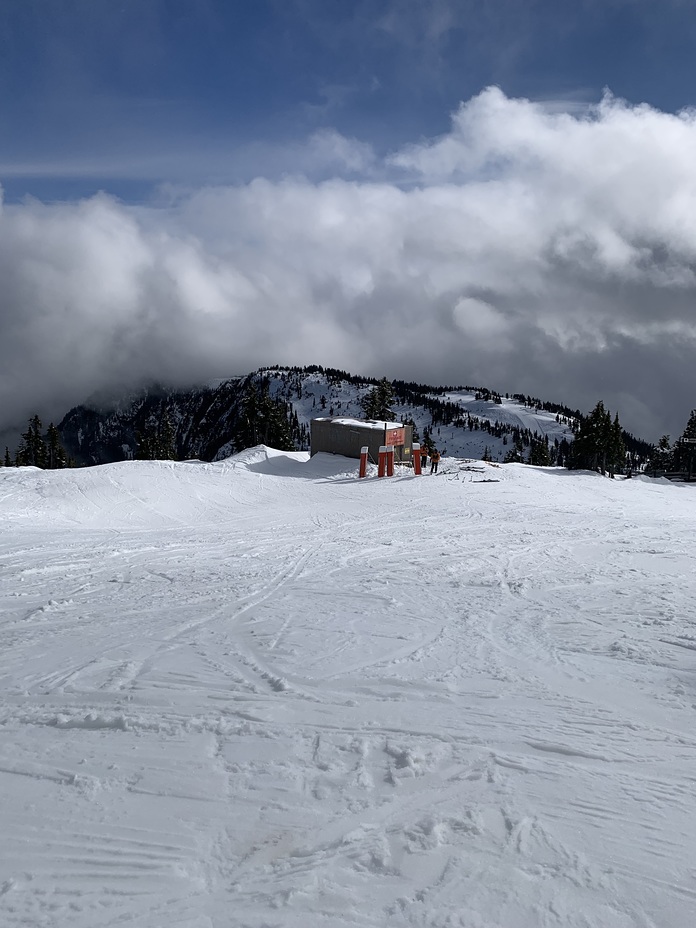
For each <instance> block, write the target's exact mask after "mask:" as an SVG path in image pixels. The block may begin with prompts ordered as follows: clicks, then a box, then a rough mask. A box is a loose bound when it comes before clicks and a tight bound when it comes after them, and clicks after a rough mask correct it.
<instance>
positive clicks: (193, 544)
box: [0, 449, 696, 928]
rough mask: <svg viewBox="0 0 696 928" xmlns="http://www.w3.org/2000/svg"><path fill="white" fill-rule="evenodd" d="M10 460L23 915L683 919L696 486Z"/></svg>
mask: <svg viewBox="0 0 696 928" xmlns="http://www.w3.org/2000/svg"><path fill="white" fill-rule="evenodd" d="M356 468H357V462H356V461H349V460H347V459H344V458H334V457H330V456H325V455H317V456H315V457H314V458H312V459H311V460H307V456H306V455H305V454H295V455H281V454H278V453H277V452H272V451H270V450H269V449H256V450H253V451H250V452H245V453H243V454H241V455H238V456H237V457H235V458H232V459H230V460H228V461H225V462H221V463H218V464H200V463H196V462H187V463H181V464H173V463H155V462H152V463H150V462H126V463H123V464H114V465H109V466H105V467H99V468H91V469H85V470H74V471H62V472H60V471H55V472H43V471H38V470H33V469H30V468H26V469H21V470H16V469H10V468H7V469H0V528H1V531H0V609H1V620H0V632H1V640H0V687H1V689H0V924H2V925H3V926H5V928H18V926H31V928H41V926H50V928H54V926H56V928H64V926H65V928H68V926H70V928H97V926H99V928H101V926H114V928H115V926H127V928H228V926H240V928H276V926H278V928H280V926H282V928H315V926H332V928H333V926H419V928H422V926H432V928H435V926H437V928H440V926H442V928H444V926H448V928H450V926H466V928H527V926H528V928H539V926H564V928H573V926H577V928H580V926H582V928H629V926H631V928H633V926H635V928H692V926H693V925H694V924H696V673H695V671H696V624H695V622H694V605H695V603H696V579H695V577H696V570H694V567H695V566H696V565H695V560H696V546H695V544H694V537H695V535H694V525H695V522H696V495H695V494H694V488H692V487H689V486H681V487H679V486H674V485H669V484H662V483H659V482H650V481H648V480H636V479H634V480H627V481H620V480H608V479H603V478H601V477H599V476H597V475H591V474H577V473H576V474H570V473H566V472H562V471H557V470H537V469H533V468H528V467H524V466H522V465H507V466H503V467H498V466H491V465H485V464H482V463H478V462H464V461H461V460H454V459H450V458H445V459H444V460H443V463H442V465H441V470H442V472H441V473H440V474H438V475H435V476H432V477H431V476H423V477H415V476H413V475H411V474H409V473H407V472H403V473H400V474H398V475H397V476H396V477H394V478H393V479H383V480H380V479H377V478H376V477H374V476H370V477H369V478H368V479H366V480H362V481H360V480H357V479H356Z"/></svg>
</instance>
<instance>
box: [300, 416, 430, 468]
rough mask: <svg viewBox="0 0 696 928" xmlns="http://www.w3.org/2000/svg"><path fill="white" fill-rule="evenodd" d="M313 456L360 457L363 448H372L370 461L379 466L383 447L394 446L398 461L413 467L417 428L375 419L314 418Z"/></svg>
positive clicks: (312, 431) (311, 439)
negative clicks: (378, 459)
mask: <svg viewBox="0 0 696 928" xmlns="http://www.w3.org/2000/svg"><path fill="white" fill-rule="evenodd" d="M310 442H311V454H313V455H314V454H318V453H319V452H320V451H323V452H325V453H326V454H342V455H343V456H344V457H347V458H359V457H360V449H361V448H362V447H364V446H365V445H366V446H367V448H368V449H369V451H368V455H369V460H370V461H372V462H373V463H374V464H376V463H377V456H378V454H379V448H380V445H393V446H394V459H395V460H396V461H398V462H401V463H406V464H410V463H411V461H412V454H413V429H412V427H411V426H410V425H404V424H403V423H402V422H381V421H377V420H374V419H368V420H363V419H346V418H344V417H341V416H333V417H331V418H328V417H326V418H319V419H312V422H311V431H310Z"/></svg>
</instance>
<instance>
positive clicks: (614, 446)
mask: <svg viewBox="0 0 696 928" xmlns="http://www.w3.org/2000/svg"><path fill="white" fill-rule="evenodd" d="M625 460H626V448H625V446H624V441H623V431H622V429H621V425H620V424H619V416H618V413H617V415H616V417H615V419H614V422H613V424H612V421H611V413H610V412H609V410H607V409H605V408H604V403H603V402H602V401H601V400H600V401H599V402H598V403H597V405H596V406H595V408H594V409H593V410H592V412H591V413H590V414H589V415H588V416H585V417H583V418H582V419H581V421H580V425H579V426H578V430H577V432H576V435H575V440H574V441H573V444H572V446H571V450H570V454H569V455H568V459H567V461H566V466H567V467H568V468H569V469H571V470H596V471H599V472H600V473H602V474H605V473H607V471H609V473H611V474H612V475H613V474H614V473H615V472H616V470H618V469H623V467H624V465H625Z"/></svg>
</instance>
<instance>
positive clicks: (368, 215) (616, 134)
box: [0, 88, 696, 436]
mask: <svg viewBox="0 0 696 928" xmlns="http://www.w3.org/2000/svg"><path fill="white" fill-rule="evenodd" d="M694 150H696V116H695V115H694V114H693V113H691V112H685V113H681V114H677V115H672V114H666V113H661V112H658V111H656V110H653V109H651V108H649V107H646V106H638V107H631V106H628V105H627V104H626V103H624V102H622V101H618V100H615V99H614V98H612V97H611V96H610V95H606V96H605V98H604V99H603V100H602V101H601V103H600V104H599V105H597V106H595V107H591V108H588V109H586V110H585V111H579V112H578V111H577V109H574V110H573V112H572V113H564V112H559V111H558V107H557V106H552V107H548V106H545V105H543V104H539V103H532V102H529V101H527V100H514V99H509V98H507V97H506V96H505V95H504V94H503V93H502V92H501V91H500V90H497V89H495V88H490V89H488V90H486V91H484V92H483V93H481V94H479V95H478V96H477V97H475V98H473V99H472V100H470V101H468V102H467V103H465V104H463V105H462V106H461V108H460V109H459V110H458V111H457V113H456V114H454V116H453V119H452V127H451V131H450V132H449V133H448V134H447V135H446V136H444V137H442V138H439V139H435V140H426V141H424V142H422V143H419V144H417V145H411V146H409V147H407V148H404V149H402V150H401V151H398V152H395V153H393V154H392V156H391V157H390V158H389V159H388V160H387V161H385V162H384V163H383V164H381V165H380V164H378V163H377V161H376V159H375V156H374V154H373V152H372V150H371V149H370V148H369V147H368V146H366V145H363V144H362V143H360V142H357V141H355V140H348V139H344V138H343V137H342V136H340V135H339V134H338V133H333V132H332V133H323V134H322V135H320V136H314V137H313V139H311V140H310V141H309V143H308V145H307V151H308V152H309V153H310V155H308V156H307V157H309V158H310V160H311V153H312V152H314V156H315V157H316V159H317V162H321V164H323V165H327V164H331V165H333V170H334V172H335V173H336V174H337V175H338V176H336V177H335V178H334V179H331V180H327V181H324V182H321V183H319V182H311V181H309V180H306V179H301V178H300V179H298V178H296V177H289V178H287V179H285V180H282V181H270V180H265V179H263V178H259V179H257V180H255V181H253V182H251V183H249V184H245V185H242V186H236V187H230V186H227V187H217V188H202V189H199V190H194V191H189V192H187V193H185V194H181V195H180V196H179V197H174V198H172V199H171V201H170V205H169V206H167V207H159V208H156V207H154V206H153V207H150V208H143V207H139V208H135V207H128V206H126V205H124V204H122V203H120V202H118V201H116V200H114V199H112V198H110V197H108V196H105V195H100V196H97V197H94V198H92V199H89V200H86V201H83V202H79V203H69V204H57V205H54V206H45V205H42V204H40V203H38V202H35V201H29V202H26V203H24V204H21V205H15V206H6V207H5V208H4V210H3V212H2V215H1V216H0V271H1V272H2V277H3V288H2V293H1V294H0V322H1V324H2V339H1V340H0V385H1V387H2V395H3V397H4V404H3V410H2V413H1V414H0V415H1V417H2V421H0V428H1V427H2V426H7V425H9V424H11V423H12V422H15V421H22V420H23V418H25V417H26V416H27V415H29V414H31V413H32V412H33V411H34V410H38V411H39V412H40V413H41V414H43V415H44V416H45V417H49V416H58V415H60V413H61V412H63V411H65V409H66V408H67V407H68V406H69V405H71V404H73V403H77V402H80V401H81V400H83V399H84V398H85V397H86V396H87V395H88V394H89V393H90V392H92V390H94V389H96V388H99V387H101V386H104V385H107V386H109V387H113V386H116V385H118V384H121V383H124V384H125V383H134V382H137V381H138V380H140V379H142V378H147V377H155V378H176V379H178V380H179V381H180V382H185V381H190V380H192V379H195V378H199V377H207V376H220V375H223V376H224V375H225V374H226V373H232V372H238V371H240V370H247V369H251V368H253V367H254V366H256V365H260V364H263V363H270V362H282V363H306V362H307V363H308V362H319V363H325V364H332V365H338V366H343V367H346V368H348V369H353V370H356V371H364V372H367V373H374V374H381V373H383V372H385V373H388V374H390V375H392V376H402V377H406V378H413V379H418V380H430V381H446V382H450V383H451V382H469V383H472V382H475V381H478V382H483V383H487V384H489V385H491V386H495V387H498V388H500V389H503V390H518V389H519V390H523V391H524V392H534V393H536V394H537V395H542V396H543V397H547V398H550V399H556V400H558V401H566V402H568V403H570V404H572V405H578V406H580V407H589V406H590V405H591V404H592V403H593V402H594V401H595V400H596V399H597V398H599V396H602V397H603V398H604V399H605V401H606V402H607V404H608V405H609V406H610V407H611V408H615V407H616V405H617V403H618V400H619V398H620V397H622V396H625V395H627V394H629V395H632V396H634V397H635V402H634V403H633V404H632V409H633V410H638V409H640V410H641V415H640V421H635V422H634V421H629V422H628V423H627V424H628V425H629V427H631V428H632V429H633V431H635V432H636V433H639V434H640V433H647V434H649V435H653V436H654V435H656V434H657V432H658V431H659V430H660V429H661V428H665V429H670V430H671V431H675V430H676V429H677V428H679V427H680V424H681V422H682V420H685V418H686V415H688V411H689V409H690V408H691V406H692V405H696V389H695V388H696V374H694V373H693V364H691V363H689V364H687V363H683V362H682V359H683V358H684V357H685V356H688V353H689V352H691V351H692V350H693V348H694V347H695V346H694V342H695V341H696V337H695V336H696V328H695V327H694V321H695V319H694V316H695V313H696V277H695V271H696V159H695V158H693V152H694ZM356 173H357V174H361V175H362V176H363V179H362V180H356V179H352V180H349V179H346V175H348V176H349V177H350V176H353V175H355V174H356ZM341 175H343V176H341ZM366 175H367V176H368V177H381V178H382V180H380V181H379V182H377V181H374V180H369V179H366ZM405 179H407V180H408V181H409V182H408V183H406V184H404V180H405ZM685 353H686V355H685ZM666 359H671V361H670V360H666ZM682 363H683V366H682ZM668 393H669V394H670V399H669V402H667V394H668ZM674 394H677V395H674ZM646 409H647V410H649V413H647V414H646V413H644V412H643V411H644V410H646ZM620 411H621V409H620ZM663 411H664V413H663ZM627 414H628V415H631V413H627ZM663 414H664V422H661V421H660V417H661V416H662V415H663Z"/></svg>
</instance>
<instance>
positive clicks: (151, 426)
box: [58, 366, 650, 465]
mask: <svg viewBox="0 0 696 928" xmlns="http://www.w3.org/2000/svg"><path fill="white" fill-rule="evenodd" d="M376 383H377V380H376V379H374V378H365V377H356V376H353V375H351V374H349V373H347V372H345V371H339V370H334V369H331V368H323V367H320V366H311V367H304V368H299V367H291V368H283V367H272V368H262V369H260V370H258V371H256V372H255V373H253V374H248V375H245V376H241V377H233V378H231V379H229V380H222V381H216V382H215V383H210V384H206V385H202V386H197V387H193V388H191V389H188V390H173V389H168V388H166V387H163V386H152V387H149V388H148V389H145V390H143V391H142V392H141V393H139V394H135V395H134V394H130V395H129V396H127V397H124V398H122V399H121V400H118V401H115V402H114V401H112V402H109V403H105V402H104V401H101V402H93V403H90V404H86V405H82V406H77V407H75V408H74V409H72V410H71V411H70V412H69V413H68V414H67V415H66V416H65V418H64V419H63V420H62V422H61V423H60V425H59V426H58V429H59V432H60V435H61V438H62V441H63V444H64V446H65V448H66V450H67V452H68V453H69V454H70V455H71V456H72V457H73V458H74V459H75V461H76V462H77V463H78V464H82V465H88V464H105V463H109V462H114V461H122V460H124V459H128V458H133V457H137V456H138V451H139V447H142V446H143V443H144V441H146V440H147V436H152V435H153V434H157V430H158V428H160V427H161V423H162V422H163V421H165V420H166V421H167V422H168V423H169V424H170V426H171V430H172V433H173V434H172V451H173V452H174V453H175V455H176V457H177V458H179V459H187V458H199V459H200V460H203V461H215V460H220V459H222V458H225V457H228V456H229V455H230V454H232V453H234V452H236V451H241V450H242V449H243V448H245V447H249V446H250V445H253V444H258V443H259V441H265V443H267V444H271V445H272V444H273V435H272V434H269V432H268V430H269V428H270V425H269V422H270V415H269V413H268V410H266V412H265V413H264V412H263V411H260V410H259V409H258V406H257V404H255V403H254V402H253V398H254V397H256V396H262V395H267V397H268V398H269V399H270V400H271V401H272V403H273V405H274V407H275V409H276V410H277V412H278V413H279V414H280V415H281V417H282V418H283V419H284V422H285V424H286V426H287V429H288V432H289V435H290V436H291V439H292V443H293V444H294V446H295V447H296V448H297V449H298V450H303V449H307V448H309V432H310V429H309V425H310V421H311V420H312V419H313V418H315V417H317V416H333V415H336V416H354V417H357V418H361V417H362V409H361V405H360V401H361V399H362V398H363V397H364V395H365V394H366V393H367V392H368V391H369V390H370V389H372V387H373V386H374V385H375V384H376ZM392 385H393V388H394V393H395V403H394V406H393V412H394V417H395V418H396V419H398V420H401V421H408V422H412V423H413V425H414V427H415V429H416V431H417V433H418V434H419V436H420V437H421V438H423V437H424V436H425V434H427V433H429V434H430V436H431V440H432V441H433V443H434V444H435V445H437V447H438V448H439V449H440V451H442V452H443V453H444V454H447V455H454V456H457V457H470V458H477V459H480V458H482V457H484V456H486V455H487V456H489V457H490V458H491V460H494V461H496V460H497V461H503V460H505V458H506V457H508V458H509V457H510V452H511V451H512V450H513V449H514V448H517V449H519V450H520V451H521V452H522V455H523V457H524V459H526V456H527V455H528V452H529V449H530V448H531V447H532V446H533V445H534V443H535V442H543V443H544V444H546V445H547V446H548V448H549V451H550V454H551V459H552V462H553V463H558V464H562V463H564V460H565V455H566V454H567V451H568V447H569V443H570V442H571V441H572V440H573V434H574V433H573V429H574V428H575V427H576V426H577V423H578V421H579V420H580V418H581V414H580V412H579V411H578V410H571V409H569V408H568V407H566V406H563V405H559V404H556V403H548V402H542V401H541V400H540V399H538V398H535V397H531V396H523V395H521V394H515V395H513V396H509V395H507V394H500V393H497V392H496V391H494V390H490V389H488V388H484V387H478V388H477V387H469V386H463V387H462V386H460V387H441V386H439V387H433V386H429V385H427V384H416V383H407V382H404V381H398V380H396V381H392ZM250 397H252V401H250ZM252 420H253V421H252ZM626 438H627V440H628V447H629V450H631V451H633V452H634V453H635V454H637V455H641V456H642V454H643V450H644V453H645V454H647V452H648V450H649V448H650V446H649V445H648V444H647V443H645V442H641V441H639V440H636V439H634V438H633V437H632V436H626Z"/></svg>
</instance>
